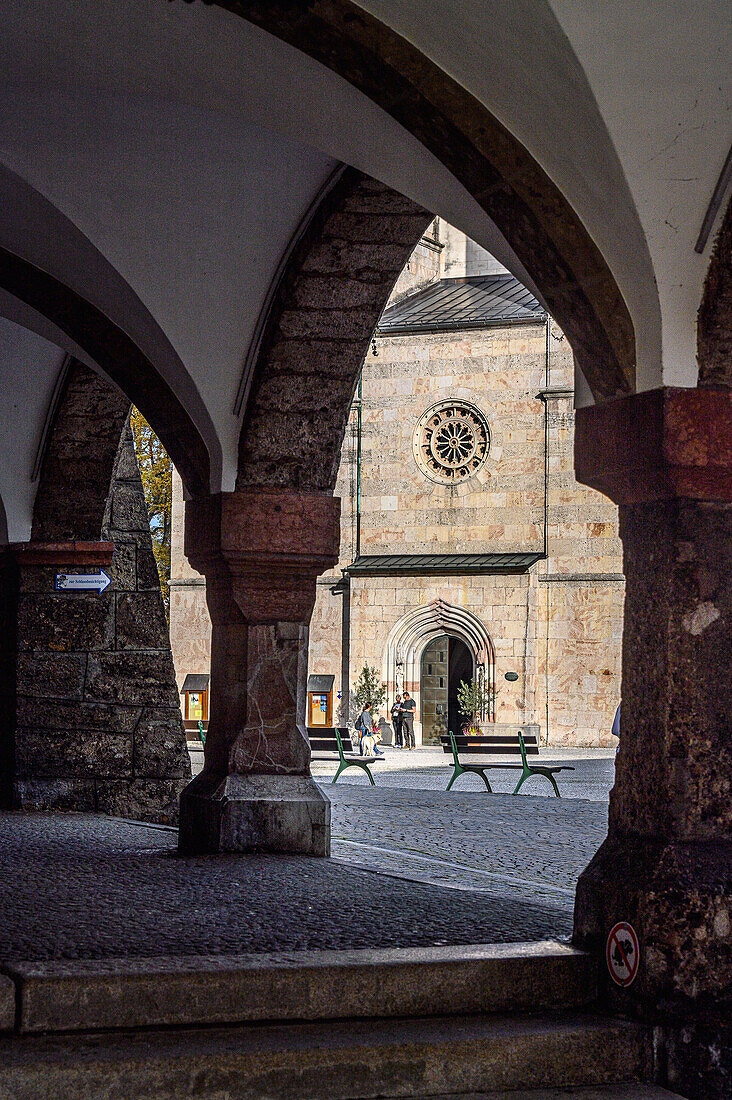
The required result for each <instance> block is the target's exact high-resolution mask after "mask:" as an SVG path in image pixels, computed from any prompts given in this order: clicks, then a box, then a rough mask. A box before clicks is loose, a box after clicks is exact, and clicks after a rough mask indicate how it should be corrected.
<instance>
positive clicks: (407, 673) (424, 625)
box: [381, 598, 495, 693]
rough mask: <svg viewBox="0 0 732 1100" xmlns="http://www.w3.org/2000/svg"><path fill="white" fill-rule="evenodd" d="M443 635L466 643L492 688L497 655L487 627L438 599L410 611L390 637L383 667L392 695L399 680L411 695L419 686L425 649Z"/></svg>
mask: <svg viewBox="0 0 732 1100" xmlns="http://www.w3.org/2000/svg"><path fill="white" fill-rule="evenodd" d="M442 634H448V635H452V636H453V637H455V638H460V640H461V641H463V642H465V644H466V645H467V647H468V649H469V650H470V651H471V653H472V655H473V659H474V661H475V666H476V670H477V671H478V674H479V675H482V676H483V677H484V678H485V682H486V684H487V685H488V686H489V687H490V686H492V685H493V681H494V669H495V652H494V648H493V641H492V639H491V636H490V634H489V633H488V630H487V628H486V626H485V624H484V623H483V622H481V620H480V619H479V618H478V616H477V615H475V614H474V613H473V612H472V611H469V610H468V609H467V608H466V607H459V606H457V605H455V604H450V603H448V602H447V601H446V600H443V599H440V598H438V599H436V600H432V602H431V603H429V604H426V605H423V606H422V607H417V608H414V609H413V610H412V611H408V612H407V613H406V614H405V615H403V616H402V617H401V619H399V621H398V622H397V623H396V624H395V625H394V627H393V629H392V631H391V633H390V634H389V637H388V639H387V642H386V646H385V647H384V653H383V657H382V667H381V672H382V678H383V680H384V682H385V684H386V685H387V691H389V692H390V693H393V691H394V689H395V687H396V685H397V684H398V683H399V681H400V676H401V683H402V686H403V685H404V684H411V685H412V687H409V688H408V690H409V691H412V689H413V687H414V685H415V684H417V683H418V682H419V675H420V667H421V661H422V653H423V651H424V649H425V647H426V646H427V645H429V643H430V642H431V641H432V640H433V639H435V638H439V637H440V635H442ZM399 669H401V674H400V672H399ZM481 670H482V672H481ZM417 690H419V689H417Z"/></svg>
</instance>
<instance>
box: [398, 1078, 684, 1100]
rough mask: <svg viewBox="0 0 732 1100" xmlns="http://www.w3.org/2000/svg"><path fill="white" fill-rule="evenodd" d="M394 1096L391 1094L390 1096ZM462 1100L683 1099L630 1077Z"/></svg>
mask: <svg viewBox="0 0 732 1100" xmlns="http://www.w3.org/2000/svg"><path fill="white" fill-rule="evenodd" d="M454 1096H455V1094H454V1093H453V1094H452V1097H450V1096H446V1095H445V1094H444V1093H443V1095H442V1096H423V1097H422V1100H454ZM386 1100H390V1098H388V1097H387V1098H386ZM460 1100H683V1097H682V1096H679V1095H678V1093H676V1092H669V1091H668V1090H667V1089H662V1088H659V1086H658V1085H643V1084H641V1083H640V1082H638V1081H629V1082H626V1083H625V1084H623V1085H594V1086H592V1087H591V1088H587V1089H585V1088H566V1089H565V1088H558V1089H528V1090H527V1089H519V1090H518V1092H516V1090H515V1089H512V1090H511V1091H510V1092H503V1091H502V1092H471V1093H463V1094H462V1096H461V1098H460Z"/></svg>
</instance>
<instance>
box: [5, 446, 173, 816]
mask: <svg viewBox="0 0 732 1100" xmlns="http://www.w3.org/2000/svg"><path fill="white" fill-rule="evenodd" d="M101 537H102V539H105V540H108V541H110V542H112V543H114V556H113V562H112V566H111V572H110V576H111V579H112V583H111V584H110V586H109V587H108V588H107V590H106V591H105V592H103V593H102V594H101V595H97V594H96V593H95V592H88V593H87V592H56V591H54V575H55V573H56V571H57V570H58V568H59V567H58V566H47V565H46V566H42V565H41V566H39V565H23V566H21V578H20V595H19V609H18V674H17V729H16V744H15V767H16V779H15V803H16V805H18V806H19V807H20V808H23V809H68V810H98V811H101V812H104V813H109V814H114V815H118V816H125V817H133V818H139V819H142V820H147V821H159V822H164V823H174V822H175V821H176V820H177V813H178V797H179V794H180V791H181V789H182V787H183V786H184V785H185V783H186V782H187V780H188V779H189V777H190V761H189V758H188V754H187V751H186V744H185V737H184V734H183V728H182V722H181V716H180V705H179V697H178V691H177V687H176V683H175V673H174V669H173V662H172V658H171V652H170V645H169V640H168V629H167V624H166V621H165V613H164V608H163V601H162V596H161V593H160V585H159V579H158V573H157V569H156V565H155V559H154V557H153V553H152V543H151V539H150V531H149V527H148V519H147V510H146V507H145V502H144V495H143V490H142V482H141V479H140V474H139V470H138V468H137V462H136V459H135V453H134V446H133V443H132V436H131V434H130V432H129V429H127V430H125V432H124V434H123V437H122V440H121V443H120V446H119V451H118V454H117V459H116V462H115V468H114V475H113V480H112V486H111V491H110V494H109V500H108V503H107V509H106V514H105V517H104V524H103V528H102V532H101ZM82 571H85V570H82Z"/></svg>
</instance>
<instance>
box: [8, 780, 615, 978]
mask: <svg viewBox="0 0 732 1100" xmlns="http://www.w3.org/2000/svg"><path fill="white" fill-rule="evenodd" d="M577 768H578V771H577V773H575V778H574V780H573V782H574V783H575V786H574V788H573V790H574V791H575V792H577V793H581V794H583V795H584V799H578V798H572V799H570V798H562V799H556V798H554V797H542V796H539V795H538V792H539V791H540V790H543V787H541V786H539V784H540V783H541V781H540V780H535V781H532V783H535V784H536V785H537V786H536V787H535V788H534V789H535V791H536V792H537V793H536V794H535V795H526V796H525V795H523V793H522V794H521V795H518V796H517V797H515V798H513V797H511V796H510V795H506V794H495V795H488V794H487V793H486V792H485V791H484V790H483V789H482V787H481V788H480V789H478V790H470V787H471V786H472V785H473V783H475V782H477V783H478V784H479V782H480V781H479V780H476V778H475V777H469V776H466V777H464V779H462V780H460V781H459V783H462V784H464V786H463V787H462V788H459V789H455V788H453V790H452V791H450V792H449V793H447V792H445V790H444V787H445V782H446V771H445V768H444V767H433V766H428V762H427V761H425V762H424V763H421V764H420V766H417V767H413V768H405V767H404V766H402V767H400V768H396V769H393V770H390V768H389V764H388V761H387V762H385V763H384V765H383V766H382V770H381V771H380V772H377V773H376V774H377V782H378V784H379V785H378V786H377V787H370V786H369V785H368V781H367V780H366V778H365V777H364V778H363V779H361V778H360V777H358V776H354V778H353V779H351V775H350V774H348V776H347V777H344V778H342V779H341V780H340V782H339V783H338V784H337V785H336V786H333V785H332V784H331V783H330V781H329V779H328V778H324V777H321V778H320V780H319V782H320V783H321V786H322V787H323V790H325V791H326V793H327V794H328V796H329V797H330V798H331V800H332V828H333V856H334V858H333V859H331V860H319V859H309V858H306V857H290V856H236V855H231V856H209V857H196V858H181V857H179V856H178V855H177V854H176V840H177V837H176V833H175V830H172V829H167V828H164V827H160V826H149V825H139V824H135V823H132V822H125V821H120V820H116V819H113V818H106V817H103V816H101V815H85V814H46V815H42V814H30V815H20V814H0V927H1V928H2V930H3V934H2V936H1V937H0V961H2V960H9V959H20V958H99V957H109V956H124V955H131V956H139V955H144V956H152V955H165V954H173V955H176V954H180V955H197V954H222V953H237V952H242V951H255V952H257V951H278V950H312V949H317V948H326V947H332V948H339V947H343V948H345V947H369V946H374V945H376V946H393V947H408V946H421V945H430V944H441V943H480V942H494V943H495V942H510V941H520V940H536V939H545V938H547V937H560V938H562V937H567V936H569V934H570V933H571V925H572V906H573V902H574V886H575V883H576V879H577V875H578V874H579V873H580V871H581V870H582V869H583V868H584V867H585V866H586V864H587V863H588V861H589V859H590V858H591V856H592V854H593V852H594V851H595V850H596V849H597V847H598V846H599V844H600V843H601V842H602V839H603V838H604V835H605V832H606V828H607V792H608V789H609V785H610V783H611V782H612V770H613V761H612V760H606V759H599V760H590V759H587V760H583V761H580V762H578V765H577ZM355 770H356V769H352V771H355ZM513 783H515V777H514V778H513V782H512V781H511V776H510V773H503V779H502V777H501V773H497V782H496V784H495V786H496V789H499V790H500V789H501V786H502V785H503V789H504V790H506V789H511V788H512V786H513ZM566 788H568V784H567V781H566V780H565V781H564V782H563V784H562V789H563V791H565V794H566ZM593 795H595V796H597V797H596V798H595V800H591V799H592V796H593Z"/></svg>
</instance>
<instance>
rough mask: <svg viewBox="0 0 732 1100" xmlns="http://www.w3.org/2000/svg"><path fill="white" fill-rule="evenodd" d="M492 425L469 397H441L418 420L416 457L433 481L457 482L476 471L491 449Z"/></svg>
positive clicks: (413, 443) (453, 483)
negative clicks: (490, 425) (451, 399)
mask: <svg viewBox="0 0 732 1100" xmlns="http://www.w3.org/2000/svg"><path fill="white" fill-rule="evenodd" d="M490 439H491V437H490V429H489V427H488V421H487V420H486V418H485V416H484V415H483V413H482V412H481V411H480V409H478V408H476V406H475V405H472V404H470V402H468V401H440V402H439V403H438V404H437V405H433V406H432V407H431V408H430V409H428V410H427V412H425V413H424V414H423V415H422V416H421V417H420V419H419V421H418V422H417V427H416V428H415V430H414V437H413V440H412V448H413V451H414V457H415V460H416V462H417V465H418V466H419V468H420V470H421V471H422V473H423V474H425V475H426V476H427V477H429V478H430V479H431V480H432V481H438V482H441V483H442V484H445V485H456V484H459V483H460V482H462V481H467V480H468V478H471V477H473V476H474V474H477V472H478V470H480V468H481V466H483V464H484V463H485V461H486V459H487V457H488V451H489V449H490Z"/></svg>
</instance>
